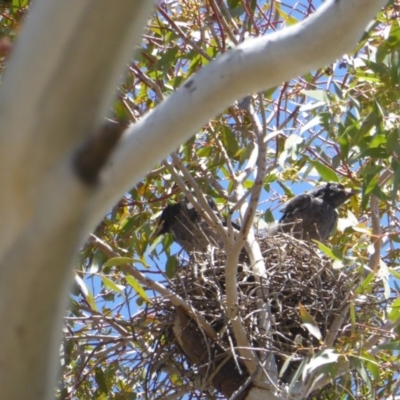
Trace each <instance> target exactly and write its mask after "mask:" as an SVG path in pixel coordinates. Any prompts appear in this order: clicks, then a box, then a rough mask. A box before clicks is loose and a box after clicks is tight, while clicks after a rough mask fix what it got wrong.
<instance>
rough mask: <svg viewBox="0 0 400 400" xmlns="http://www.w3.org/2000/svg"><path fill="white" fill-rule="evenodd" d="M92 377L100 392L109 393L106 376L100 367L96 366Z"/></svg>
mask: <svg viewBox="0 0 400 400" xmlns="http://www.w3.org/2000/svg"><path fill="white" fill-rule="evenodd" d="M94 379H95V381H96V383H97V386H98V387H99V390H100V392H102V393H109V391H110V390H109V388H108V386H107V380H106V376H105V374H104V372H103V370H102V369H101V368H96V370H95V372H94Z"/></svg>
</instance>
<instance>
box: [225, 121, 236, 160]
mask: <svg viewBox="0 0 400 400" xmlns="http://www.w3.org/2000/svg"><path fill="white" fill-rule="evenodd" d="M222 142H223V144H224V146H225V148H226V150H227V153H228V155H229V157H233V156H234V155H235V154H236V153H237V152H238V151H239V150H240V148H239V144H238V142H237V139H236V136H235V134H234V133H233V131H232V130H231V129H229V128H228V127H226V126H224V127H223V129H222Z"/></svg>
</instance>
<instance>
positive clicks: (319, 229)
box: [269, 183, 355, 242]
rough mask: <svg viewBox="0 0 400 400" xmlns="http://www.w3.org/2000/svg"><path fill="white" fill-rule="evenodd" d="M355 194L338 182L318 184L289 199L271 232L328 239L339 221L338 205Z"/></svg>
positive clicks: (308, 238)
mask: <svg viewBox="0 0 400 400" xmlns="http://www.w3.org/2000/svg"><path fill="white" fill-rule="evenodd" d="M354 194H355V192H354V191H347V190H346V189H345V188H344V186H343V185H340V184H338V183H326V184H323V185H319V186H317V187H315V188H314V189H313V190H311V191H310V192H308V193H305V194H301V195H299V196H296V197H294V198H293V199H292V200H290V201H288V202H287V203H286V204H285V206H284V207H283V208H282V210H281V212H283V216H282V218H281V219H280V220H279V223H278V224H277V225H275V226H274V227H272V228H271V229H270V230H269V233H270V234H272V235H273V234H276V233H278V232H286V233H290V234H292V235H293V236H294V237H296V238H297V239H303V240H311V239H316V240H318V241H320V242H325V241H326V240H327V239H328V238H329V235H330V234H331V232H332V230H333V228H334V227H335V225H336V222H337V213H336V211H335V208H337V207H339V206H340V205H342V204H343V203H344V202H346V201H347V200H348V199H349V198H350V197H351V196H353V195H354Z"/></svg>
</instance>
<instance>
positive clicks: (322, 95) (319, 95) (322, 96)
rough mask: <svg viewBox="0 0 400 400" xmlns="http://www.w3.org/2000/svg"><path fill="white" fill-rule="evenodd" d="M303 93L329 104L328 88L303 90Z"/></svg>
mask: <svg viewBox="0 0 400 400" xmlns="http://www.w3.org/2000/svg"><path fill="white" fill-rule="evenodd" d="M302 93H303V94H304V95H305V96H307V97H311V98H312V99H315V100H318V101H321V102H322V103H325V104H329V97H328V95H327V93H326V90H303V91H302Z"/></svg>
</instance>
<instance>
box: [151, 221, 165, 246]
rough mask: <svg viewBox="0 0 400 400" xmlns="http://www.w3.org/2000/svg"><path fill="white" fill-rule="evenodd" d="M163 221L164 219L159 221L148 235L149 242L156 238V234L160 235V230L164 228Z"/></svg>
mask: <svg viewBox="0 0 400 400" xmlns="http://www.w3.org/2000/svg"><path fill="white" fill-rule="evenodd" d="M164 223H165V221H160V223H159V224H158V226H157V228H156V230H155V231H154V232H153V233H152V234H151V235H150V237H149V242H152V241H153V240H155V239H156V238H158V236H160V235H161V231H162V229H163V228H164Z"/></svg>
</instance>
